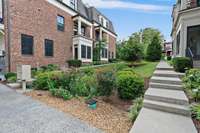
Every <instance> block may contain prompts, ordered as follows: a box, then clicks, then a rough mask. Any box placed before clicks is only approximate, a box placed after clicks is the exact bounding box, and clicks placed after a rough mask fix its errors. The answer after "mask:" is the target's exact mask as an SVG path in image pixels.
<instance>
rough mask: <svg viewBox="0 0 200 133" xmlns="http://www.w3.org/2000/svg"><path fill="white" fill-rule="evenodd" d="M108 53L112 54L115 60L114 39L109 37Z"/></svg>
mask: <svg viewBox="0 0 200 133" xmlns="http://www.w3.org/2000/svg"><path fill="white" fill-rule="evenodd" d="M109 51H110V52H114V58H116V38H115V37H113V36H111V35H109Z"/></svg>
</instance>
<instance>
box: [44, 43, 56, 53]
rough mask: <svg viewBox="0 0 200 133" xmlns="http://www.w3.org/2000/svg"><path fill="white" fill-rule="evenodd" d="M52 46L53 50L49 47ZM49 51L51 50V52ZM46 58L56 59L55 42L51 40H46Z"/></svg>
mask: <svg viewBox="0 0 200 133" xmlns="http://www.w3.org/2000/svg"><path fill="white" fill-rule="evenodd" d="M47 45H51V48H49V46H47ZM48 50H51V51H50V52H49V51H48ZM44 56H45V57H54V41H53V40H50V39H45V40H44Z"/></svg>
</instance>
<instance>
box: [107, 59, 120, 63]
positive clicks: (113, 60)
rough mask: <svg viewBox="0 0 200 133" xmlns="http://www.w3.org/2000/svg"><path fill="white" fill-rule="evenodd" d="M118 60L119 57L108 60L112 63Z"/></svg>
mask: <svg viewBox="0 0 200 133" xmlns="http://www.w3.org/2000/svg"><path fill="white" fill-rule="evenodd" d="M117 61H118V60H117V59H109V60H108V62H110V63H116V62H117Z"/></svg>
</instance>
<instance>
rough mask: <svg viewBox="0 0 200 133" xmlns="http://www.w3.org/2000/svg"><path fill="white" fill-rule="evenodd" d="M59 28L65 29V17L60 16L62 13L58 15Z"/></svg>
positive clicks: (60, 29)
mask: <svg viewBox="0 0 200 133" xmlns="http://www.w3.org/2000/svg"><path fill="white" fill-rule="evenodd" d="M57 29H58V30H59V31H64V30H65V19H64V17H63V16H60V15H58V16H57Z"/></svg>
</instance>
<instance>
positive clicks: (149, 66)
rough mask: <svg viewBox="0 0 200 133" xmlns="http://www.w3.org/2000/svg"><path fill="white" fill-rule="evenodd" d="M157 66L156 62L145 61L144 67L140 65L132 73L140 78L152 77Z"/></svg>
mask: <svg viewBox="0 0 200 133" xmlns="http://www.w3.org/2000/svg"><path fill="white" fill-rule="evenodd" d="M157 64H158V62H147V61H144V65H141V66H139V67H135V68H134V71H135V72H136V73H137V74H139V75H141V76H142V77H144V78H148V77H151V76H152V74H153V72H154V71H155V69H156V66H157Z"/></svg>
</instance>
